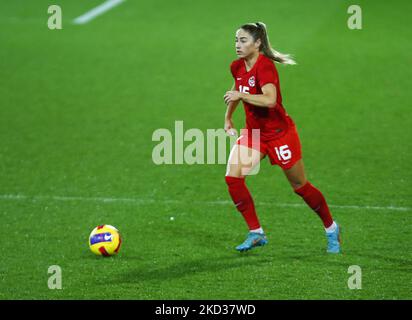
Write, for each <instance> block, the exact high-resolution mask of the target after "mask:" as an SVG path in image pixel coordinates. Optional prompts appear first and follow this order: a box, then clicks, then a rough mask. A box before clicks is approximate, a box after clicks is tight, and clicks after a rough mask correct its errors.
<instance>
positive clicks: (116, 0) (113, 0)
mask: <svg viewBox="0 0 412 320" xmlns="http://www.w3.org/2000/svg"><path fill="white" fill-rule="evenodd" d="M124 1H125V0H107V1H106V2H104V3H102V4H101V5H99V6H97V7H96V8H93V9H92V10H90V11H87V12H86V13H85V14H83V15H81V16H80V17H77V18H76V19H74V20H73V23H74V24H85V23H88V22H89V21H91V20H93V19H94V18H96V17H98V16H100V15H101V14H103V13H105V12H106V11H109V10H110V9H112V8H114V7H116V6H118V5H119V4H121V3H123V2H124Z"/></svg>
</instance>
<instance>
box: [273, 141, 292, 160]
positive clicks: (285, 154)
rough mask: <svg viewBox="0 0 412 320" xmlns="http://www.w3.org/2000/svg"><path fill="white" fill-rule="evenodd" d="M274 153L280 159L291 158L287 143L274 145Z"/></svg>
mask: <svg viewBox="0 0 412 320" xmlns="http://www.w3.org/2000/svg"><path fill="white" fill-rule="evenodd" d="M275 151H276V154H277V156H278V159H279V160H280V161H282V160H283V161H286V160H289V159H290V158H292V152H291V151H290V150H289V146H288V145H287V144H285V145H283V146H280V147H279V148H278V147H275Z"/></svg>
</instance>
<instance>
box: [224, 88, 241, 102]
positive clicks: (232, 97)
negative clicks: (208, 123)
mask: <svg viewBox="0 0 412 320" xmlns="http://www.w3.org/2000/svg"><path fill="white" fill-rule="evenodd" d="M223 99H224V100H225V103H226V104H227V105H228V104H229V103H230V102H236V101H239V100H241V99H242V94H241V93H240V92H239V91H227V92H226V93H225V95H224V96H223Z"/></svg>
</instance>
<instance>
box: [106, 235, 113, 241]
mask: <svg viewBox="0 0 412 320" xmlns="http://www.w3.org/2000/svg"><path fill="white" fill-rule="evenodd" d="M104 240H105V241H112V235H107V234H105V235H104Z"/></svg>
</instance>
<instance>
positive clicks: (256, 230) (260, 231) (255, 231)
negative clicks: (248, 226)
mask: <svg viewBox="0 0 412 320" xmlns="http://www.w3.org/2000/svg"><path fill="white" fill-rule="evenodd" d="M250 232H254V233H261V234H263V229H262V228H259V229H253V230H250Z"/></svg>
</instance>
